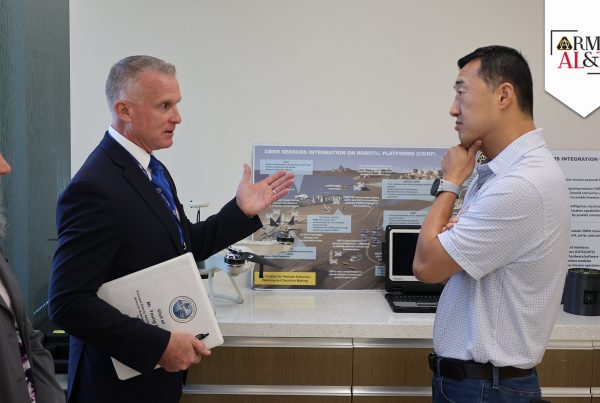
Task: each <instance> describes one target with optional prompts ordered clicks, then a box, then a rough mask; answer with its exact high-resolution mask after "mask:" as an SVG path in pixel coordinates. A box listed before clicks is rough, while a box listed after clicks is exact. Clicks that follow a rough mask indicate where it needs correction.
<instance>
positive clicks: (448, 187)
mask: <svg viewBox="0 0 600 403" xmlns="http://www.w3.org/2000/svg"><path fill="white" fill-rule="evenodd" d="M442 192H452V193H454V194H455V195H456V197H458V196H459V194H460V186H458V185H457V184H456V183H452V182H450V181H447V180H445V179H444V178H436V179H435V180H434V181H433V185H432V186H431V195H432V196H437V195H439V194H440V193H442Z"/></svg>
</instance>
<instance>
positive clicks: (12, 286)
mask: <svg viewBox="0 0 600 403" xmlns="http://www.w3.org/2000/svg"><path fill="white" fill-rule="evenodd" d="M0 278H2V283H3V284H4V287H5V288H6V291H8V296H9V297H10V305H11V308H12V309H11V308H9V307H8V304H7V303H6V301H4V299H3V298H0V307H2V308H3V309H6V310H7V311H9V312H10V314H11V315H13V317H14V318H15V320H16V322H17V325H18V326H19V329H24V328H25V327H24V326H25V310H24V309H25V308H24V306H23V295H22V294H21V293H20V292H19V288H18V287H19V283H17V279H16V278H15V277H14V275H13V274H12V272H11V271H10V267H9V266H8V262H7V261H6V257H4V254H3V252H2V250H0Z"/></svg>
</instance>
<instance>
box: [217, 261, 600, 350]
mask: <svg viewBox="0 0 600 403" xmlns="http://www.w3.org/2000/svg"><path fill="white" fill-rule="evenodd" d="M236 283H237V284H238V286H239V287H240V290H241V292H242V295H243V296H244V298H245V302H244V303H242V304H238V303H236V302H234V301H232V300H229V299H227V298H226V297H235V290H234V288H233V286H232V285H231V283H230V282H229V279H228V277H227V274H225V273H223V272H217V273H216V274H215V280H214V290H215V298H214V301H215V303H214V306H215V311H216V314H217V320H218V321H219V324H220V327H221V330H222V332H223V335H224V336H240V337H336V338H339V337H344V338H384V339H385V338H404V339H431V337H432V330H433V320H434V316H435V314H433V313H418V314H407V313H394V312H392V310H391V309H390V307H389V305H388V303H387V301H386V300H385V298H384V293H385V292H384V290H365V291H347V290H306V291H305V290H252V289H251V288H250V274H249V272H245V273H241V274H239V275H238V276H237V278H236ZM205 284H206V285H207V290H208V289H209V288H208V281H205ZM223 296H225V298H224V297H223ZM550 340H551V341H562V340H568V341H578V340H579V341H584V340H590V341H595V342H596V343H598V342H600V316H579V315H572V314H569V313H566V312H563V311H561V312H560V314H559V317H558V320H557V323H556V325H555V327H554V330H553V332H552V335H551V337H550ZM594 344H595V343H594Z"/></svg>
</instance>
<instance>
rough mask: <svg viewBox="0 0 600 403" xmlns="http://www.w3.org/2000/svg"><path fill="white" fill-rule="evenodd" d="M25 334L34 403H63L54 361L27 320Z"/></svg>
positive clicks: (62, 394) (63, 398) (63, 394)
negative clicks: (31, 373)
mask: <svg viewBox="0 0 600 403" xmlns="http://www.w3.org/2000/svg"><path fill="white" fill-rule="evenodd" d="M26 326H27V329H28V330H27V334H29V346H30V350H29V354H30V357H29V359H30V362H31V367H32V371H33V386H34V388H35V395H36V402H39V403H64V401H65V392H64V391H63V390H62V389H61V387H60V385H59V384H58V382H56V377H55V374H54V360H53V358H52V355H51V354H50V352H49V351H48V350H46V349H45V348H44V346H43V345H42V337H43V336H42V332H40V331H38V330H34V329H33V327H32V326H31V322H30V321H29V319H27V325H26Z"/></svg>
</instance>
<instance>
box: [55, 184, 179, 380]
mask: <svg viewBox="0 0 600 403" xmlns="http://www.w3.org/2000/svg"><path fill="white" fill-rule="evenodd" d="M122 211H123V206H118V203H117V202H115V198H114V197H112V195H111V193H110V192H108V191H106V190H105V189H103V188H102V187H101V186H99V185H98V184H95V183H91V182H86V181H84V180H77V181H73V182H71V184H70V185H69V186H68V187H67V189H66V190H65V191H64V192H63V194H62V195H61V197H60V199H59V201H58V206H57V228H58V237H59V241H58V247H57V250H56V253H55V256H54V260H53V263H52V274H51V277H50V289H49V298H48V299H49V301H48V302H49V305H48V308H49V314H50V318H51V319H52V321H53V322H54V323H55V324H56V325H58V326H60V327H61V328H63V329H64V330H65V331H66V332H68V333H69V334H70V335H72V336H75V337H77V338H79V339H81V340H83V341H84V342H86V343H88V344H90V345H92V346H93V347H95V348H97V349H99V350H101V351H104V352H105V353H107V354H109V355H110V356H112V357H115V358H116V359H118V360H119V361H121V362H123V363H124V364H126V365H127V366H130V367H132V368H134V369H136V370H137V371H139V372H142V373H143V372H147V371H151V370H152V369H153V368H154V367H155V366H156V364H157V363H158V361H159V359H160V357H161V356H162V353H163V352H164V350H165V348H166V346H167V344H168V341H169V338H170V333H169V332H168V331H166V330H163V329H160V328H158V327H156V326H152V325H149V324H146V323H144V322H143V321H142V320H140V319H137V318H131V317H129V316H127V315H123V314H121V313H120V312H119V311H118V310H117V309H115V308H113V307H112V306H111V305H109V304H108V303H106V302H104V301H103V300H102V299H100V298H98V296H97V295H96V292H97V290H98V288H99V287H100V286H101V285H102V284H103V283H104V282H106V281H108V280H110V278H108V276H109V275H110V273H111V269H112V268H113V267H114V265H115V258H116V255H117V253H118V251H119V248H120V246H121V244H122V237H123V235H122V234H123V230H122V228H121V227H120V226H121V225H126V224H123V222H126V220H123V219H122V217H121V215H122V214H123V213H122Z"/></svg>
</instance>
